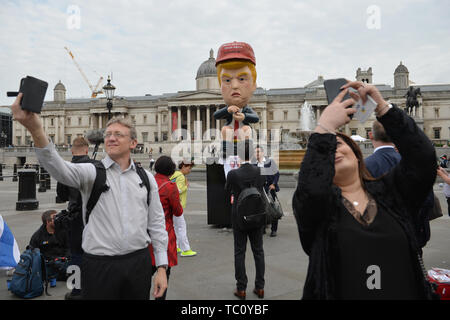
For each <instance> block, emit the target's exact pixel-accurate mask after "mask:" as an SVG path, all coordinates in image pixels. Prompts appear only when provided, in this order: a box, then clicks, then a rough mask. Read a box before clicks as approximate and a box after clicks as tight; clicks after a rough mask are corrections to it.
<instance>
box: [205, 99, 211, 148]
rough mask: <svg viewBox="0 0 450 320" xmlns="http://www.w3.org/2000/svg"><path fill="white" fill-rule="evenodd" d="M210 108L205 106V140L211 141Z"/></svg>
mask: <svg viewBox="0 0 450 320" xmlns="http://www.w3.org/2000/svg"><path fill="white" fill-rule="evenodd" d="M210 107H211V106H206V140H208V141H209V140H211V123H210V118H211V112H210V110H209V108H210Z"/></svg>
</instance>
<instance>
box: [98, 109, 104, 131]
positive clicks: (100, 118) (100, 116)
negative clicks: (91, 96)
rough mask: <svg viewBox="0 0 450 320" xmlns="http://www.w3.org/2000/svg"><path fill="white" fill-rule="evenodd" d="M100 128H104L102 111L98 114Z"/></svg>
mask: <svg viewBox="0 0 450 320" xmlns="http://www.w3.org/2000/svg"><path fill="white" fill-rule="evenodd" d="M98 128H99V129H102V128H103V123H102V114H101V113H99V114H98Z"/></svg>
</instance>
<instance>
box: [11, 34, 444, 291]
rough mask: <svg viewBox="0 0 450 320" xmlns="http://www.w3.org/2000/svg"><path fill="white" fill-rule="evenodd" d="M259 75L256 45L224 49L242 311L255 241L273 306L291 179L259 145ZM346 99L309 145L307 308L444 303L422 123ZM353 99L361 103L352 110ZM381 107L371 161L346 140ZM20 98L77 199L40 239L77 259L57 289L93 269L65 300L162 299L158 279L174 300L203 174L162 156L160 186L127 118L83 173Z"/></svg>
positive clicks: (259, 278) (304, 241) (81, 155)
mask: <svg viewBox="0 0 450 320" xmlns="http://www.w3.org/2000/svg"><path fill="white" fill-rule="evenodd" d="M255 65H256V59H255V55H254V52H253V49H252V48H251V46H250V45H248V44H246V43H241V42H233V43H228V44H224V45H222V46H221V47H220V48H219V51H218V56H217V59H216V67H217V76H218V79H219V83H220V86H221V90H222V97H223V99H224V101H225V104H226V106H225V107H224V108H222V109H220V110H218V111H216V113H215V114H214V117H215V118H216V119H225V120H226V123H225V126H224V127H223V128H222V139H223V144H222V149H221V155H220V159H221V163H222V164H223V165H224V173H225V177H226V183H225V185H224V197H225V199H226V201H230V204H231V212H230V215H231V221H232V229H233V239H234V243H233V244H234V267H235V279H236V289H235V291H234V295H235V296H236V297H237V298H238V299H245V298H246V289H247V284H248V278H247V274H246V266H245V253H246V244H247V239H249V241H250V244H251V249H252V253H253V256H254V262H255V269H256V276H255V282H254V288H253V293H254V294H255V295H256V296H257V297H258V298H261V299H262V298H264V287H265V257H264V248H263V234H264V233H265V229H266V227H267V225H270V226H271V233H270V237H276V236H277V231H278V218H276V219H275V218H271V219H268V218H267V214H266V211H267V207H268V206H269V205H270V200H269V201H268V199H272V200H273V199H276V198H277V192H279V190H280V188H279V186H278V180H279V176H280V174H279V171H278V167H277V164H276V163H275V161H274V160H273V159H270V158H269V157H267V156H266V155H265V150H264V148H263V147H262V146H260V145H256V146H254V145H253V142H252V129H251V124H252V123H256V122H258V121H259V118H258V115H257V114H256V113H255V112H254V111H253V110H252V109H251V108H250V107H249V106H248V103H249V100H250V98H251V96H252V94H253V92H254V90H255V89H256V69H255ZM350 88H352V89H353V91H351V92H350V90H349V89H350ZM341 89H342V91H341V93H340V94H339V95H338V96H337V97H336V98H335V99H334V101H333V102H332V103H331V104H330V105H329V106H328V107H327V108H325V110H324V111H323V113H322V114H321V116H320V119H318V122H317V127H316V128H315V129H314V132H313V133H312V135H311V137H310V139H309V141H308V148H307V151H306V154H305V158H304V160H303V162H302V164H301V167H300V171H299V176H298V184H297V188H296V190H295V192H294V195H293V199H292V206H293V212H294V216H295V219H296V222H297V226H298V232H299V236H300V243H301V246H302V248H303V250H304V251H305V253H306V254H307V255H308V256H309V266H308V272H307V277H306V282H305V286H304V289H303V298H304V299H433V298H435V297H436V295H435V294H434V291H433V288H432V287H431V286H430V285H429V283H428V281H427V279H426V277H425V275H424V272H423V268H422V266H423V263H422V248H423V247H424V246H425V244H426V243H427V241H428V240H429V238H430V231H429V220H430V219H429V215H430V213H429V212H430V211H431V210H432V209H433V207H434V206H435V199H436V198H435V196H434V194H433V191H432V190H433V189H432V187H433V183H434V181H435V178H436V175H437V174H439V175H440V176H441V177H442V178H443V179H444V181H445V182H446V183H449V184H450V177H449V176H448V175H447V172H446V171H445V170H443V169H442V168H440V169H437V163H436V155H435V151H434V148H433V146H432V144H431V143H430V141H429V140H428V138H427V137H426V136H425V134H424V133H423V132H422V131H421V130H420V129H418V127H417V125H416V124H415V122H414V120H413V119H412V118H410V117H409V116H408V115H407V114H406V113H405V112H404V111H403V110H401V109H400V108H398V107H397V106H396V105H394V104H391V103H388V102H387V101H385V100H384V99H383V97H382V95H381V93H380V92H379V91H378V89H377V88H376V87H375V86H373V85H368V84H364V83H362V82H348V83H347V84H346V85H344V86H343V87H342V88H341ZM347 93H350V98H348V99H346V100H343V98H344V96H345V94H347ZM368 95H370V97H371V98H372V99H373V100H374V101H375V102H376V104H377V107H376V110H375V113H376V117H377V121H375V122H374V125H373V128H372V133H371V139H372V142H373V145H374V147H375V152H374V154H373V155H372V156H370V157H368V158H366V159H364V158H363V156H362V152H361V150H360V148H359V147H358V145H357V144H356V143H355V142H354V141H353V140H352V139H351V138H350V137H349V136H347V135H345V134H343V133H340V132H339V131H338V129H339V128H340V127H342V126H344V125H345V124H347V123H348V122H349V121H350V119H351V118H350V116H351V115H352V114H354V113H355V112H356V110H355V109H354V108H353V107H352V105H354V104H355V103H356V101H358V100H359V98H361V99H362V100H363V101H365V100H366V99H367V96H368ZM21 98H22V94H19V96H18V97H17V99H16V101H15V103H14V104H13V106H12V111H13V116H14V118H15V119H16V120H17V121H19V122H20V123H21V124H22V125H23V126H25V127H26V128H27V130H28V131H29V132H30V133H31V135H32V137H33V141H34V145H35V147H36V155H37V158H38V160H39V162H40V163H41V165H42V166H43V167H44V168H45V169H46V170H47V171H48V172H49V173H50V175H51V176H52V177H54V178H55V179H56V180H57V181H58V182H59V183H61V184H63V185H65V186H67V188H68V189H67V190H69V191H68V194H69V196H67V197H66V198H67V200H68V201H69V207H68V209H67V211H68V213H67V214H65V215H61V217H63V216H64V217H65V218H66V220H67V221H69V223H68V225H67V226H66V228H64V231H61V232H58V228H56V229H55V216H56V212H55V211H47V212H45V213H44V214H43V216H42V221H43V224H42V226H41V227H40V228H39V230H38V231H37V232H36V234H35V235H33V237H32V240H31V241H30V245H32V246H35V247H39V248H41V250H42V252H43V254H44V256H46V257H48V258H49V260H51V259H53V260H55V259H56V258H60V257H68V256H71V259H70V262H66V261H64V263H62V264H61V263H60V264H58V265H57V266H55V270H53V271H52V277H55V278H58V276H59V275H60V274H61V273H64V271H63V270H65V269H64V268H67V265H68V264H69V263H71V264H76V265H78V266H80V268H81V291H77V290H74V291H72V292H71V293H69V294H68V295H66V298H67V299H77V298H83V299H149V298H150V289H151V286H152V278H153V296H154V297H155V299H158V300H162V299H165V298H166V294H167V288H168V280H169V276H170V273H171V270H172V268H174V267H175V266H176V265H177V264H178V253H179V254H180V256H181V257H189V256H195V255H196V254H197V252H195V251H193V250H192V248H191V246H190V243H189V240H188V236H187V228H186V220H185V216H184V210H185V208H186V202H187V200H186V199H187V189H188V187H189V182H188V179H187V175H189V173H190V172H191V169H192V167H193V165H194V164H193V162H191V161H185V160H183V161H181V162H180V163H178V164H175V162H174V161H173V160H172V159H171V158H170V157H168V156H165V155H160V156H159V157H158V158H157V160H156V161H155V160H154V159H153V156H151V157H150V159H151V161H150V171H151V172H154V175H153V174H152V173H151V172H149V171H147V170H144V169H143V168H142V166H141V165H140V164H138V163H135V162H133V160H132V158H131V152H132V150H133V149H134V148H135V147H136V145H137V134H136V129H135V127H134V126H133V124H132V123H131V122H130V121H129V120H128V119H126V118H125V119H123V118H113V119H111V120H110V121H109V122H108V123H107V124H106V129H105V132H104V144H105V150H106V156H105V158H104V159H102V160H101V161H93V160H90V159H89V158H88V157H87V151H86V148H87V146H88V143H87V142H86V141H85V140H84V139H83V138H77V139H78V140H77V139H76V140H75V141H74V143H73V148H72V151H73V156H74V157H73V159H72V162H68V161H64V160H63V159H62V158H61V156H60V155H59V154H58V153H57V152H56V150H55V146H54V145H53V143H51V142H49V140H48V138H47V136H46V133H45V132H44V127H43V125H42V122H41V119H40V117H39V115H37V114H35V113H31V112H28V111H24V110H22V109H21V108H20V101H21ZM160 153H161V150H160ZM236 161H237V162H236ZM236 163H237V166H234V164H236ZM232 164H233V165H232ZM233 166H234V167H233ZM177 168H178V170H176V169H177ZM449 188H450V187H449ZM446 195H447V194H446ZM269 196H270V198H269ZM448 199H450V191H449V192H448V195H447V201H448ZM449 207H450V206H449ZM58 216H59V214H58ZM58 216H56V220H58ZM61 219H62V218H61ZM56 225H57V224H56ZM61 270H62V271H61ZM397 270H402V272H397ZM58 272H59V273H58ZM371 273H373V274H371ZM380 274H382V278H383V282H382V285H381V282H380V280H379V278H380Z"/></svg>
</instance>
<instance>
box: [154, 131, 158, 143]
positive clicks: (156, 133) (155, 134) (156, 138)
mask: <svg viewBox="0 0 450 320" xmlns="http://www.w3.org/2000/svg"><path fill="white" fill-rule="evenodd" d="M153 134H154V137H155V142H158V132H153Z"/></svg>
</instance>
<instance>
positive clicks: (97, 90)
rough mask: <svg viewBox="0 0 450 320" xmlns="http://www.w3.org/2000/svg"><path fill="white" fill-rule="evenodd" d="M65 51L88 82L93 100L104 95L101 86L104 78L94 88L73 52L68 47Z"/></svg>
mask: <svg viewBox="0 0 450 320" xmlns="http://www.w3.org/2000/svg"><path fill="white" fill-rule="evenodd" d="M64 49H66V50H67V52H68V53H69V55H70V57H71V58H72V61H73V63H74V64H75V66H76V67H77V68H78V70H79V71H80V73H81V75H82V76H83V78H84V80H85V81H86V82H87V84H88V86H89V88H90V89H91V98H96V97H97V95H98V94H102V93H103V91H102V89H101V87H100V86H101V84H102V82H103V77H100V79H98V82H97V85H96V86H95V87H94V86H92V84H91V83H90V82H89V79H88V78H87V77H86V75H85V74H84V72H83V70H82V69H81V67H80V65H79V64H78V63H77V61H76V60H75V57H74V56H73V53H72V51H70V50H69V48H67V47H64Z"/></svg>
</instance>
